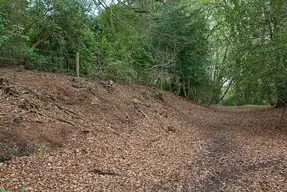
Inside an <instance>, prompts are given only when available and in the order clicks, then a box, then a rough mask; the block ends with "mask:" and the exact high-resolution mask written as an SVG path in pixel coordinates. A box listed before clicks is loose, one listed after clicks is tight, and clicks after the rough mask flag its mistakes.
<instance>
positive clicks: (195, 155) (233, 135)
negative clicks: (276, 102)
mask: <svg viewBox="0 0 287 192" xmlns="http://www.w3.org/2000/svg"><path fill="white" fill-rule="evenodd" d="M0 93H1V98H0V100H1V101H0V157H1V159H2V161H3V163H0V188H7V189H9V190H10V191H17V190H18V189H20V188H21V187H23V186H26V187H28V190H29V191H55V190H57V191H235V190H238V191H246V190H249V191H286V190H287V182H286V180H287V141H286V136H287V128H286V125H287V115H286V113H283V110H281V109H273V108H269V107H260V108H259V107H212V108H207V107H204V106H200V105H196V104H193V103H191V102H188V101H186V100H184V99H182V98H180V97H176V96H174V95H172V94H169V93H160V92H158V91H157V90H154V89H152V88H148V87H145V86H138V85H132V86H128V85H120V84H116V83H114V84H113V85H112V87H111V86H110V85H109V84H108V83H106V82H95V81H91V80H86V79H76V78H73V77H69V76H64V75H59V74H50V73H36V72H30V71H22V72H16V71H15V70H11V69H1V70H0Z"/></svg>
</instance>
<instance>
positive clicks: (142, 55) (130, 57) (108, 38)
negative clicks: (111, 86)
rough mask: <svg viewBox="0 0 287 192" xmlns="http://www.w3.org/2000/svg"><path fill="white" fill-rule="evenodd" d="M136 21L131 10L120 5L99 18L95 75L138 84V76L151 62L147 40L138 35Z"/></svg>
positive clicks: (137, 17) (137, 23)
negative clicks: (98, 40) (96, 71)
mask: <svg viewBox="0 0 287 192" xmlns="http://www.w3.org/2000/svg"><path fill="white" fill-rule="evenodd" d="M139 20H140V17H139V16H138V15H137V14H136V13H135V12H134V11H132V10H130V9H128V8H126V7H124V6H122V5H120V4H119V5H114V6H111V7H109V8H108V9H107V10H106V11H104V12H103V13H101V15H100V16H99V18H98V23H99V25H100V26H99V27H100V42H99V47H100V49H99V50H98V51H99V52H98V62H97V65H98V68H99V69H100V71H99V74H98V75H100V76H102V77H105V78H110V79H113V80H118V81H122V82H138V80H139V79H140V78H139V77H140V74H139V73H140V72H141V71H142V69H143V68H144V66H146V65H147V64H148V62H149V60H150V55H149V52H148V50H147V48H148V44H147V38H146V36H145V35H142V34H140V32H139V29H140V25H139Z"/></svg>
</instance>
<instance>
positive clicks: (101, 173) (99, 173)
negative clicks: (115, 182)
mask: <svg viewBox="0 0 287 192" xmlns="http://www.w3.org/2000/svg"><path fill="white" fill-rule="evenodd" d="M91 172H92V173H94V174H97V175H111V176H115V175H118V174H117V173H115V172H110V171H101V170H98V169H94V170H92V171H91Z"/></svg>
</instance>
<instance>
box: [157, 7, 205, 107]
mask: <svg viewBox="0 0 287 192" xmlns="http://www.w3.org/2000/svg"><path fill="white" fill-rule="evenodd" d="M207 32H208V25H207V21H206V19H205V13H204V11H203V10H201V9H200V8H197V7H187V6H184V5H181V4H175V5H174V4H171V5H170V6H167V7H166V8H165V9H164V10H163V11H162V14H161V16H160V19H159V20H158V21H157V22H156V23H155V24H154V26H153V29H152V40H153V41H152V51H153V55H154V57H158V55H160V54H161V53H163V52H166V53H168V54H169V55H170V58H169V59H166V54H162V55H163V57H162V58H160V59H157V60H156V61H159V62H157V63H156V65H157V66H159V67H158V68H160V70H164V72H166V73H168V74H170V75H169V78H168V79H170V84H173V85H172V86H171V87H172V88H173V89H178V90H179V91H178V92H179V93H178V94H179V95H182V96H185V97H187V98H189V99H192V100H196V101H200V102H205V101H206V96H205V95H208V92H206V91H207V89H206V87H208V86H209V76H208V73H207V68H208V65H209V62H208V41H207V38H206V35H207ZM162 60H169V61H165V62H164V63H161V61H162ZM167 64H168V66H167ZM159 74H160V73H159ZM161 78H162V77H159V79H161ZM165 79H167V78H165ZM174 84H177V85H174ZM180 86H183V88H176V87H180ZM201 93H202V94H201Z"/></svg>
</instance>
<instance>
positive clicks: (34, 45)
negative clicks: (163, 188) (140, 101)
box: [0, 0, 287, 105]
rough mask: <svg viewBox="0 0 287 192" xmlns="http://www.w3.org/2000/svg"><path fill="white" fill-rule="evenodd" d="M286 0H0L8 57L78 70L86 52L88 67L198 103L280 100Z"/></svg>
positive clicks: (285, 92) (286, 70) (286, 88)
mask: <svg viewBox="0 0 287 192" xmlns="http://www.w3.org/2000/svg"><path fill="white" fill-rule="evenodd" d="M23 2H24V4H23ZM112 2H116V1H112ZM286 7H287V2H286V1H284V0H277V1H273V0H272V1H270V0H254V1H251V0H232V1H214V0H200V1H196V0H167V1H152V0H144V1H139V0H135V1H124V2H120V3H115V4H113V5H107V3H104V2H103V1H89V0H58V1H53V0H45V1H44V0H29V1H28V0H26V1H22V0H15V1H8V0H0V46H1V57H2V56H3V57H5V60H3V61H5V62H7V60H9V59H10V61H9V63H13V64H16V65H21V66H24V68H28V69H37V70H44V71H50V72H63V73H69V74H72V73H74V72H73V71H74V70H75V55H76V52H79V53H80V73H81V74H82V75H85V76H88V77H94V78H103V79H112V80H114V81H121V82H126V83H141V84H147V85H153V86H157V87H158V88H160V89H162V90H169V91H172V92H176V93H177V94H178V95H181V96H184V97H186V98H188V99H191V100H194V101H197V102H200V103H208V104H217V103H218V104H222V105H227V104H228V105H245V104H266V103H268V102H270V103H274V102H273V100H277V99H278V104H280V105H282V104H286V103H287V79H286V76H287V64H286V63H287V54H286V53H287V52H286V50H287V35H286V34H287V24H286V16H287V15H286ZM5 51H9V52H11V53H19V54H18V56H13V54H8V55H6V56H5ZM2 54H4V55H2ZM9 57H11V58H9ZM13 57H14V58H13Z"/></svg>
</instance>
